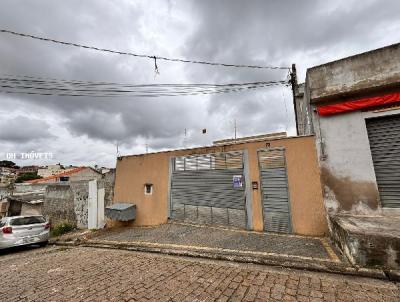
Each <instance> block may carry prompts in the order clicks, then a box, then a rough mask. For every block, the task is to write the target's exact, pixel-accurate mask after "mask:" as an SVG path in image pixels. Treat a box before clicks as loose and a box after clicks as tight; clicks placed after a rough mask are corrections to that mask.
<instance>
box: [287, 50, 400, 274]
mask: <svg viewBox="0 0 400 302" xmlns="http://www.w3.org/2000/svg"><path fill="white" fill-rule="evenodd" d="M295 100H296V111H297V123H298V128H299V134H300V135H308V134H314V133H315V138H316V145H317V150H318V160H319V165H320V169H321V182H322V187H323V194H324V202H325V205H326V208H327V210H328V213H329V216H328V217H329V220H328V221H329V226H330V233H331V236H332V238H333V240H334V242H335V243H336V244H337V246H338V247H339V248H340V249H341V250H342V252H343V253H344V254H345V255H346V256H347V257H348V259H349V260H350V262H352V263H354V264H357V265H361V266H380V267H384V268H385V269H386V270H390V269H399V268H400V231H399V224H400V44H395V45H391V46H387V47H384V48H380V49H376V50H373V51H369V52H366V53H362V54H358V55H355V56H352V57H348V58H344V59H342V60H338V61H334V62H331V63H327V64H323V65H320V66H316V67H313V68H310V69H308V70H307V75H306V81H305V84H304V85H301V86H299V87H297V91H296V94H295Z"/></svg>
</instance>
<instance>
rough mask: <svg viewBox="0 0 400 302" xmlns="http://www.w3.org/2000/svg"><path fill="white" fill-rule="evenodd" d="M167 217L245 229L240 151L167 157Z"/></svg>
mask: <svg viewBox="0 0 400 302" xmlns="http://www.w3.org/2000/svg"><path fill="white" fill-rule="evenodd" d="M171 170H172V171H171V185H170V218H171V219H173V220H177V221H186V222H191V223H198V224H217V225H226V226H233V227H237V228H246V227H247V226H248V225H249V223H248V219H247V210H246V185H245V159H244V156H243V152H224V153H209V154H199V155H197V154H196V155H190V156H181V157H174V158H172V159H171Z"/></svg>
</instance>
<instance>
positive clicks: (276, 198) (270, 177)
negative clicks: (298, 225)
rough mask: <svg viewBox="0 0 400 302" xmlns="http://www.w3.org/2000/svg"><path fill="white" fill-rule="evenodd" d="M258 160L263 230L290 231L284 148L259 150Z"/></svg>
mask: <svg viewBox="0 0 400 302" xmlns="http://www.w3.org/2000/svg"><path fill="white" fill-rule="evenodd" d="M258 160H259V165H260V174H261V192H262V202H263V208H264V211H263V212H264V230H265V231H268V232H278V233H291V232H292V227H291V219H290V202H289V192H288V182H287V174H286V161H285V149H281V148H279V149H276V148H274V149H266V150H260V151H258Z"/></svg>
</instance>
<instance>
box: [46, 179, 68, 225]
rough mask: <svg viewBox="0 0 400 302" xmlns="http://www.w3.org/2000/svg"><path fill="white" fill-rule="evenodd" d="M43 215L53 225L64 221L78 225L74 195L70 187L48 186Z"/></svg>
mask: <svg viewBox="0 0 400 302" xmlns="http://www.w3.org/2000/svg"><path fill="white" fill-rule="evenodd" d="M42 214H43V215H44V216H46V217H48V218H49V219H50V220H51V223H52V225H57V224H59V223H61V222H63V221H68V222H70V223H72V224H76V214H75V209H74V193H73V191H72V190H71V187H70V186H69V185H61V184H57V185H48V186H47V188H46V193H45V198H44V204H43V208H42Z"/></svg>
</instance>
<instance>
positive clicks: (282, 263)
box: [54, 240, 391, 280]
mask: <svg viewBox="0 0 400 302" xmlns="http://www.w3.org/2000/svg"><path fill="white" fill-rule="evenodd" d="M54 244H56V245H62V246H83V247H94V248H107V249H121V250H128V251H138V252H148V253H159V254H166V255H172V256H185V257H193V258H205V259H213V260H225V261H232V262H239V263H252V264H260V265H269V266H275V267H282V268H291V269H297V270H306V271H313V272H322V273H331V274H341V275H351V276H358V277H367V278H374V279H386V280H387V279H391V278H389V276H388V275H387V274H386V273H385V272H384V271H383V270H379V269H369V268H357V267H350V266H347V265H345V264H343V263H337V262H333V261H320V260H316V259H315V260H312V261H310V260H309V261H305V260H297V259H295V260H294V259H288V258H285V257H279V256H271V255H268V256H254V255H252V256H249V255H246V254H245V253H243V254H242V253H240V252H237V251H235V253H232V252H227V251H223V252H221V251H218V252H209V251H204V250H201V251H199V250H196V249H179V248H169V247H166V246H165V245H161V244H152V245H153V246H148V245H144V244H132V243H121V242H110V241H101V240H85V241H76V242H65V241H57V242H54Z"/></svg>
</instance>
